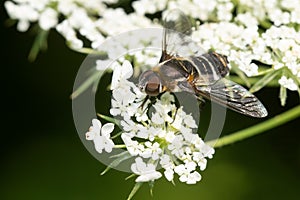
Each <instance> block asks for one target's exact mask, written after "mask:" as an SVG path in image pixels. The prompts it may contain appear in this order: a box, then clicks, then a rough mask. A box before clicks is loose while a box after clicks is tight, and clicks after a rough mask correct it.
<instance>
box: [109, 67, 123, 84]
mask: <svg viewBox="0 0 300 200" xmlns="http://www.w3.org/2000/svg"><path fill="white" fill-rule="evenodd" d="M113 68H114V72H113V75H112V80H111V86H110V89H111V90H114V89H116V88H117V87H118V85H119V82H120V77H121V66H120V64H119V63H118V62H115V63H113Z"/></svg>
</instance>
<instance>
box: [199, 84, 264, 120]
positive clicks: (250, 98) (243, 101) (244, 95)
mask: <svg viewBox="0 0 300 200" xmlns="http://www.w3.org/2000/svg"><path fill="white" fill-rule="evenodd" d="M196 89H197V92H198V93H199V95H200V96H203V97H205V98H207V99H210V100H212V101H213V102H216V103H218V104H221V105H223V106H226V107H228V108H230V109H231V110H234V111H236V112H239V113H242V114H244V115H248V116H251V117H257V118H262V117H266V116H267V115H268V112H267V110H266V108H265V107H264V105H263V104H262V103H261V102H260V101H259V100H258V99H257V98H256V97H255V96H254V95H253V94H252V93H250V92H249V91H248V90H246V89H245V88H244V87H242V86H241V85H239V84H237V83H235V82H232V81H230V80H227V79H221V80H219V81H217V82H216V83H215V84H213V85H209V86H199V87H197V88H196Z"/></svg>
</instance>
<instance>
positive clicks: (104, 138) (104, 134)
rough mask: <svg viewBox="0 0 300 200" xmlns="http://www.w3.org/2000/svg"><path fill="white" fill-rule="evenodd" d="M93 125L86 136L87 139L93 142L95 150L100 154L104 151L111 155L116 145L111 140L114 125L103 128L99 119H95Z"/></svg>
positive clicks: (106, 125)
mask: <svg viewBox="0 0 300 200" xmlns="http://www.w3.org/2000/svg"><path fill="white" fill-rule="evenodd" d="M92 124H93V125H92V126H91V127H90V128H89V131H88V132H87V133H86V134H85V136H86V139H87V140H93V142H94V145H95V149H96V151H97V152H98V153H102V150H103V149H104V150H105V151H106V152H108V153H110V152H111V151H112V148H113V147H114V143H113V141H112V140H111V139H110V133H111V132H112V131H113V129H114V124H112V123H107V124H105V125H104V126H102V125H101V122H100V121H99V120H98V119H93V120H92Z"/></svg>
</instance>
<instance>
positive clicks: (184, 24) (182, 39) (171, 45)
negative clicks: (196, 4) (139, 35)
mask: <svg viewBox="0 0 300 200" xmlns="http://www.w3.org/2000/svg"><path fill="white" fill-rule="evenodd" d="M163 26H164V33H163V42H162V48H163V51H162V56H161V59H160V62H163V61H165V60H168V59H170V58H172V57H188V56H192V55H193V56H197V55H201V54H203V53H204V50H203V49H201V48H200V47H199V46H198V45H197V43H195V42H194V41H192V39H191V33H192V26H191V22H190V20H189V19H188V18H187V16H185V15H184V13H182V12H181V11H180V10H178V9H175V10H171V11H170V12H168V13H167V14H166V15H165V17H164V21H163Z"/></svg>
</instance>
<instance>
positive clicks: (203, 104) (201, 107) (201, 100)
mask: <svg viewBox="0 0 300 200" xmlns="http://www.w3.org/2000/svg"><path fill="white" fill-rule="evenodd" d="M196 98H197V100H198V104H199V109H200V111H202V110H203V108H204V106H205V99H204V98H203V97H201V96H196Z"/></svg>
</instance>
